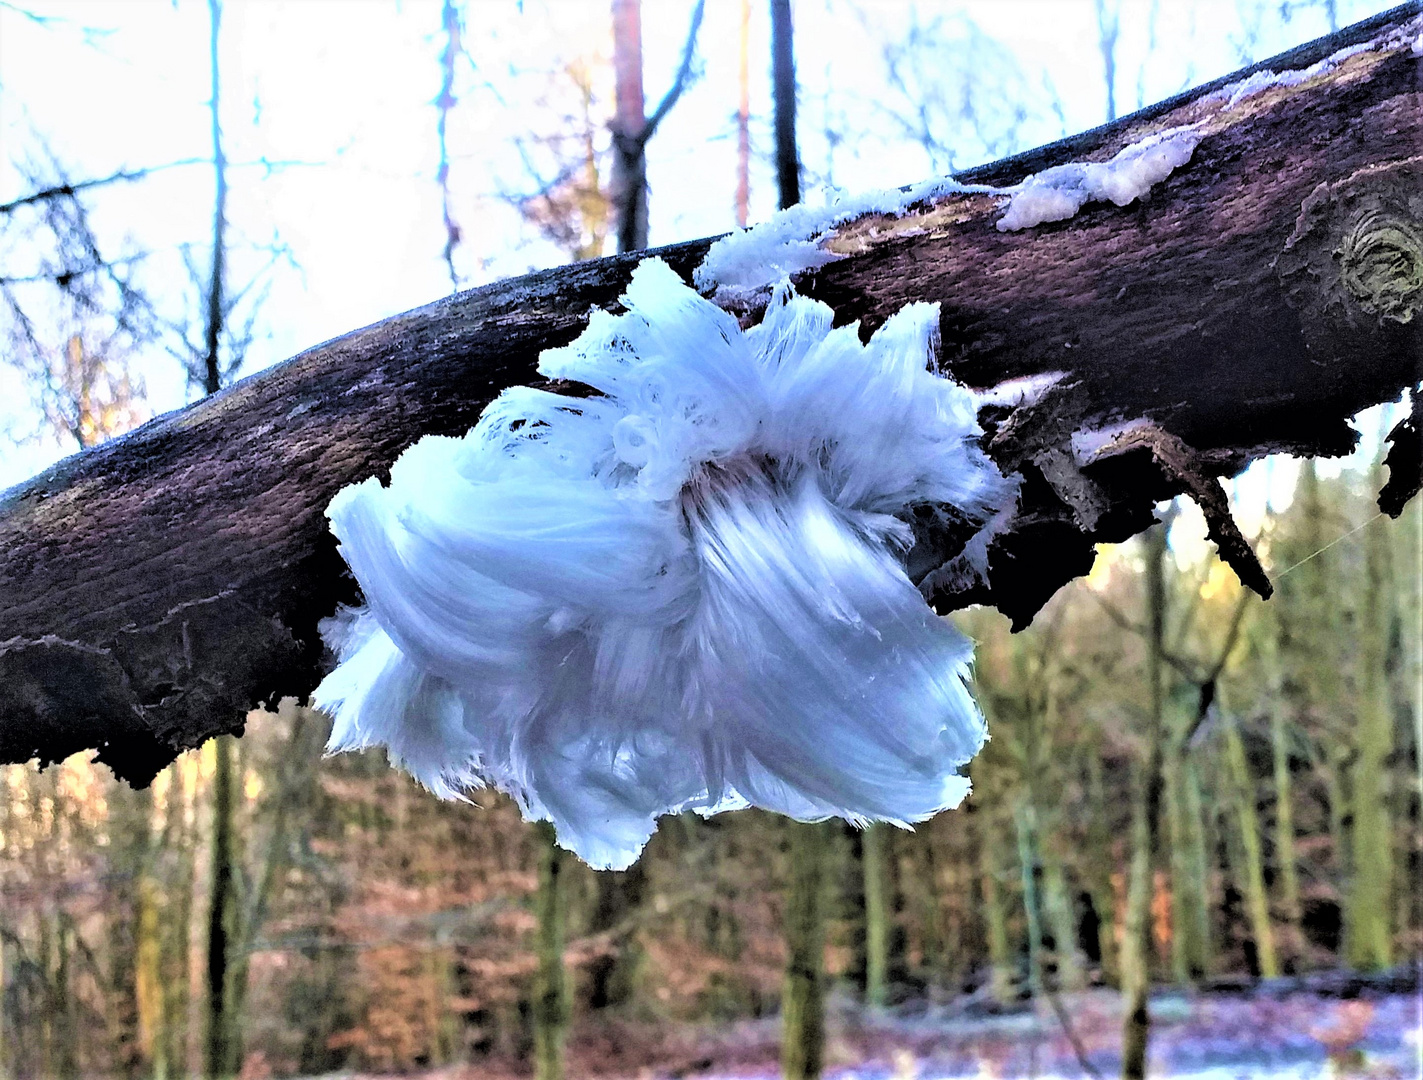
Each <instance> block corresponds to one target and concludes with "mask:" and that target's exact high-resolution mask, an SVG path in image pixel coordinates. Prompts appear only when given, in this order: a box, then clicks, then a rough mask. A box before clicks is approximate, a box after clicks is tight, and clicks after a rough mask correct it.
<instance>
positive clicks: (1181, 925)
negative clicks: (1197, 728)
mask: <svg viewBox="0 0 1423 1080" xmlns="http://www.w3.org/2000/svg"><path fill="white" fill-rule="evenodd" d="M1173 712H1176V713H1179V712H1180V710H1179V709H1173ZM1176 719H1177V721H1178V722H1177V723H1176V724H1175V725H1173V726H1174V727H1175V729H1176V730H1174V731H1173V732H1172V736H1171V740H1170V746H1169V747H1168V748H1167V751H1166V754H1165V756H1164V758H1163V768H1164V772H1165V783H1164V790H1165V794H1166V819H1167V823H1168V826H1169V834H1168V835H1169V837H1170V844H1171V854H1170V861H1171V901H1172V905H1171V926H1172V934H1171V966H1172V971H1173V974H1174V975H1175V977H1176V981H1177V982H1179V983H1192V982H1195V981H1196V980H1197V979H1199V978H1201V976H1203V975H1204V974H1205V973H1206V968H1207V961H1206V954H1207V950H1208V947H1209V946H1208V942H1209V936H1208V935H1209V925H1210V922H1209V920H1210V914H1209V905H1208V902H1207V897H1206V872H1205V868H1206V860H1205V838H1204V836H1203V835H1202V826H1201V798H1200V784H1199V780H1198V777H1197V773H1196V763H1195V761H1194V760H1193V759H1192V757H1191V752H1190V748H1189V747H1188V746H1186V745H1185V743H1184V741H1183V739H1184V734H1183V730H1182V729H1183V728H1184V727H1185V726H1186V724H1185V723H1182V722H1180V721H1189V717H1187V716H1178V717H1177V718H1176Z"/></svg>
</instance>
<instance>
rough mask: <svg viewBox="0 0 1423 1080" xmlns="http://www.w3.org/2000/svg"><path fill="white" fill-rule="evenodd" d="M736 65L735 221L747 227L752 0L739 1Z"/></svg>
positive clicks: (749, 183) (749, 206) (749, 173)
mask: <svg viewBox="0 0 1423 1080" xmlns="http://www.w3.org/2000/svg"><path fill="white" fill-rule="evenodd" d="M739 64H740V66H739V67H738V68H737V78H738V81H737V87H738V89H739V90H740V97H739V98H738V99H737V105H736V224H737V225H739V226H740V227H741V228H743V229H744V228H746V223H747V221H749V220H750V215H751V0H741V53H740V56H739Z"/></svg>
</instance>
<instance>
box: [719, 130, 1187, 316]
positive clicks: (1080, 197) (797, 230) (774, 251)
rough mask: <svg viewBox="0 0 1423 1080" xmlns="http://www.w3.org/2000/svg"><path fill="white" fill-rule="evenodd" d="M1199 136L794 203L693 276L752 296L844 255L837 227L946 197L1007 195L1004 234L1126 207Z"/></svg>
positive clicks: (1183, 133)
mask: <svg viewBox="0 0 1423 1080" xmlns="http://www.w3.org/2000/svg"><path fill="white" fill-rule="evenodd" d="M1198 141H1199V137H1198V136H1197V135H1196V134H1194V132H1193V131H1192V129H1191V128H1173V129H1171V130H1170V131H1163V132H1159V133H1157V134H1155V135H1150V136H1148V137H1147V138H1145V139H1142V140H1141V141H1140V142H1136V143H1133V144H1132V145H1130V146H1128V147H1126V148H1124V149H1123V150H1122V151H1121V152H1120V153H1119V154H1117V156H1116V157H1114V158H1113V159H1112V160H1111V161H1107V162H1072V163H1069V164H1066V165H1058V166H1056V167H1054V168H1051V169H1045V170H1043V171H1042V172H1041V173H1038V174H1036V175H1033V176H1029V177H1028V178H1027V179H1025V180H1024V181H1023V182H1022V183H1020V184H1014V185H1012V186H1010V187H994V186H993V185H990V184H962V183H959V182H958V181H957V180H954V179H953V178H952V177H941V178H938V179H934V180H928V181H926V182H924V183H922V184H916V185H914V186H913V187H908V188H894V189H889V190H885V191H871V192H868V193H865V194H861V195H856V196H844V197H842V198H840V199H838V200H837V201H835V202H834V203H831V204H830V205H829V206H823V207H811V206H806V205H800V206H793V207H791V208H790V209H788V210H782V211H780V212H778V213H776V214H774V215H772V217H771V218H770V219H769V220H767V221H765V222H763V223H761V224H759V225H753V226H752V227H751V228H749V229H742V230H739V231H737V232H734V233H731V234H729V235H727V236H723V237H722V238H721V239H720V240H718V241H717V242H716V243H714V244H713V245H712V246H711V248H710V249H709V250H708V251H707V254H706V257H705V258H704V259H703V260H702V263H701V265H700V266H698V267H697V269H696V271H695V273H694V274H693V280H694V282H695V283H696V286H697V288H698V289H699V290H701V292H702V293H704V294H706V295H715V296H717V297H719V298H721V299H725V298H727V297H728V296H733V297H734V296H736V295H737V294H747V293H755V292H757V291H758V290H764V289H767V288H769V287H770V285H771V283H772V282H775V281H780V280H783V279H785V278H788V277H790V276H791V275H793V274H800V273H803V272H805V271H807V270H814V269H816V268H817V267H821V266H824V265H826V264H827V263H831V262H834V261H835V260H837V259H840V258H842V257H843V256H841V255H840V254H838V253H836V252H834V251H830V250H829V249H827V248H826V247H825V246H824V242H825V240H826V239H828V238H829V237H830V236H831V235H832V234H833V233H834V232H835V230H836V229H838V228H839V227H840V226H842V225H845V224H847V223H848V222H851V221H854V220H856V219H858V218H862V217H865V216H866V215H869V214H883V215H886V216H889V217H902V216H904V215H905V214H906V213H908V212H909V211H910V210H911V209H912V208H914V207H915V206H920V205H923V204H925V203H929V202H932V201H934V200H936V199H941V198H943V197H945V196H948V195H972V194H977V195H994V196H999V197H1001V198H1004V199H1007V200H1008V209H1007V213H1006V214H1005V215H1004V216H1003V218H1002V220H1000V221H999V222H998V228H999V230H1000V231H1002V232H1014V231H1017V230H1020V229H1026V228H1030V227H1032V226H1033V225H1039V224H1042V223H1043V222H1047V221H1063V220H1065V219H1067V218H1070V217H1072V216H1073V215H1074V214H1076V213H1077V211H1078V210H1080V209H1082V207H1083V206H1085V205H1086V204H1087V203H1089V202H1093V201H1111V202H1114V203H1116V204H1117V205H1118V206H1126V205H1127V204H1128V203H1130V202H1132V201H1133V200H1135V199H1138V198H1140V197H1141V196H1143V195H1145V194H1146V193H1147V192H1148V191H1149V190H1151V188H1152V186H1153V185H1155V184H1157V183H1159V182H1160V181H1162V180H1164V179H1165V178H1166V177H1167V176H1169V175H1170V174H1171V172H1172V171H1173V170H1175V169H1177V168H1179V167H1180V166H1182V165H1184V164H1185V163H1186V162H1187V161H1189V160H1190V158H1191V153H1192V151H1193V150H1194V149H1195V147H1196V143H1197V142H1198Z"/></svg>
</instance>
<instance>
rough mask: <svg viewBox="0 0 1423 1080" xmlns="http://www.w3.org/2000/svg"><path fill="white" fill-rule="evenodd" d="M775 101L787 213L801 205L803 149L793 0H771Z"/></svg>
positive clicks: (779, 169) (780, 180)
mask: <svg viewBox="0 0 1423 1080" xmlns="http://www.w3.org/2000/svg"><path fill="white" fill-rule="evenodd" d="M771 99H772V102H773V107H774V109H775V124H776V185H777V187H778V189H779V192H780V207H781V209H782V210H784V209H785V208H786V207H788V206H794V205H795V204H796V203H798V202H800V150H799V147H798V146H797V144H796V134H795V99H796V79H795V45H794V43H793V41H792V29H791V0H771Z"/></svg>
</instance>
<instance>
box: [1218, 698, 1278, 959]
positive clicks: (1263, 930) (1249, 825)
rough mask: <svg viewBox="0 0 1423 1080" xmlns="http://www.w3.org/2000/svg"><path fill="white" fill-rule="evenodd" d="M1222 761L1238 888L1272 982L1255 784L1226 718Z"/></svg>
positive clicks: (1234, 726) (1272, 938) (1272, 950)
mask: <svg viewBox="0 0 1423 1080" xmlns="http://www.w3.org/2000/svg"><path fill="white" fill-rule="evenodd" d="M1224 726H1225V760H1226V767H1227V769H1228V774H1229V776H1230V781H1231V802H1233V803H1234V804H1235V822H1236V826H1237V828H1238V829H1239V830H1240V850H1241V855H1242V862H1243V866H1242V867H1241V870H1242V877H1243V878H1244V880H1243V881H1242V882H1241V885H1242V886H1244V889H1245V909H1246V914H1247V915H1248V917H1249V919H1250V935H1251V937H1252V938H1253V939H1254V942H1255V956H1256V962H1257V963H1258V964H1259V966H1260V974H1261V975H1262V976H1264V977H1265V978H1267V979H1273V978H1275V977H1277V976H1278V975H1279V974H1280V963H1279V960H1278V959H1277V957H1276V955H1275V930H1274V926H1273V924H1272V923H1271V922H1270V896H1269V893H1268V892H1267V891H1266V889H1265V859H1264V855H1263V854H1262V852H1261V847H1260V821H1259V816H1258V815H1257V814H1256V812H1255V784H1254V778H1253V777H1252V776H1251V775H1250V769H1249V765H1248V763H1247V762H1246V760H1245V744H1244V743H1243V742H1242V741H1241V738H1240V727H1239V725H1238V723H1237V722H1236V719H1235V717H1234V716H1231V715H1230V714H1226V716H1225V720H1224Z"/></svg>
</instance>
